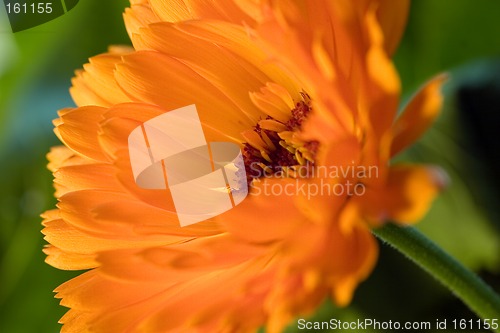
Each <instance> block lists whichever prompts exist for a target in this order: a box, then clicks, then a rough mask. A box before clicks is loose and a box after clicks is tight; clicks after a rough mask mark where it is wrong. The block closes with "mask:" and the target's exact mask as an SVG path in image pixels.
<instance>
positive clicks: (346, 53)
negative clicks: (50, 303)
mask: <svg viewBox="0 0 500 333" xmlns="http://www.w3.org/2000/svg"><path fill="white" fill-rule="evenodd" d="M408 6H409V3H408V1H403V0H400V1H397V2H394V1H392V2H391V1H388V0H385V1H384V0H363V1H355V2H354V1H350V0H331V1H327V0H324V1H322V0H300V1H285V0H282V1H281V0H269V1H267V0H235V1H230V0H224V1H217V2H215V1H203V0H183V1H169V0H136V1H132V4H131V8H129V9H127V10H126V12H125V16H124V17H125V23H126V27H127V30H128V32H129V35H130V38H131V40H132V44H133V48H127V47H112V48H111V49H110V50H109V52H108V53H106V54H103V55H99V56H96V57H94V58H92V59H90V63H89V64H87V65H85V66H84V69H83V71H79V72H77V75H76V77H75V78H74V80H73V87H72V88H71V94H72V96H73V99H74V101H75V102H76V104H77V105H78V107H77V108H72V109H66V110H62V111H60V112H59V116H60V118H59V119H57V120H56V121H55V125H56V130H55V131H56V134H57V135H58V137H59V138H60V140H61V141H62V142H63V143H64V146H62V147H56V148H54V149H52V151H51V152H50V153H49V154H48V158H49V160H50V163H49V168H50V170H52V171H53V172H54V176H55V180H54V184H55V187H56V197H57V198H58V200H59V203H58V205H57V209H55V210H51V211H48V212H46V213H44V215H43V217H44V218H45V220H44V225H45V229H44V231H43V232H44V234H45V235H46V240H47V241H48V242H49V243H50V245H49V246H47V247H46V249H45V252H46V253H47V254H48V257H47V262H48V263H50V264H51V265H53V266H55V267H58V268H61V269H67V270H81V269H88V271H87V272H85V273H83V274H81V275H80V276H78V277H76V278H74V279H72V280H70V281H68V282H66V283H65V284H63V285H62V286H60V287H59V288H58V289H57V297H58V298H61V299H62V300H61V304H62V305H64V306H66V307H69V308H70V310H69V311H68V312H67V314H66V315H65V316H64V317H63V318H62V319H61V322H62V323H63V324H64V326H63V329H62V331H63V332H113V333H119V332H155V333H156V332H240V331H241V332H246V331H254V330H255V329H256V328H258V327H260V326H262V325H265V326H266V327H267V329H268V330H269V331H270V332H278V331H281V330H282V329H283V328H284V327H285V325H287V323H288V322H289V320H291V319H292V318H294V317H295V316H297V315H299V314H300V315H302V314H307V313H310V312H312V311H313V310H314V309H315V308H316V307H317V306H318V304H320V302H322V301H323V300H324V299H325V297H332V298H333V300H334V301H335V302H336V303H337V304H338V305H346V304H348V303H349V302H350V301H351V299H352V296H353V293H354V290H355V288H356V286H357V285H358V284H359V283H360V282H361V281H362V280H364V279H365V278H366V277H367V276H368V275H369V274H370V272H371V270H372V269H373V266H374V264H375V262H376V258H377V244H376V241H375V240H374V237H373V236H372V235H371V233H370V229H371V228H374V227H378V226H380V225H382V224H383V223H385V222H386V221H388V220H392V221H395V222H398V223H405V224H407V223H413V222H416V221H418V220H419V219H420V218H421V217H422V216H423V214H425V212H426V211H427V209H428V208H429V205H430V203H431V201H432V199H433V198H434V197H435V195H436V194H437V192H438V190H439V189H440V187H441V186H442V179H441V177H440V174H439V172H436V169H435V168H431V167H425V166H415V165H410V164H395V165H393V164H391V162H390V160H391V158H392V157H393V156H394V155H395V154H397V153H398V152H400V151H402V150H403V149H404V148H406V147H407V146H408V145H410V144H411V143H412V142H414V141H415V140H416V139H417V138H418V137H420V135H421V134H423V133H424V132H425V130H426V129H427V128H428V127H429V125H430V124H431V123H432V121H433V120H434V118H435V117H436V115H437V113H438V111H439V109H440V106H441V96H440V93H439V89H440V86H441V83H442V82H443V77H438V78H436V79H433V80H431V81H430V82H429V83H428V84H426V85H425V86H424V88H423V89H422V90H421V91H420V92H419V93H418V94H417V95H416V96H415V97H414V98H413V99H412V101H411V102H410V103H409V104H408V105H407V107H406V108H405V109H404V110H403V112H402V114H401V116H399V117H398V116H397V108H398V105H399V95H400V82H399V78H398V75H397V72H396V70H395V69H394V66H393V64H392V62H391V61H390V56H391V54H392V53H393V52H394V50H395V48H396V46H397V44H398V42H399V39H400V37H401V34H402V31H403V28H404V25H405V22H406V15H407V11H408ZM191 104H195V105H196V106H197V109H198V112H199V115H200V119H201V121H202V124H203V130H204V132H205V136H206V139H207V141H209V142H212V141H229V142H234V143H237V144H239V145H240V147H241V148H242V151H243V157H244V161H245V168H246V173H247V177H248V179H247V181H248V185H249V189H250V194H249V196H248V197H247V198H246V199H245V200H244V201H243V202H242V203H241V204H240V205H238V206H236V207H235V208H233V209H232V210H230V211H228V212H226V213H224V214H222V215H219V216H217V217H214V218H211V219H209V220H206V221H203V222H201V223H197V224H193V225H190V226H187V227H183V228H181V227H180V226H179V222H178V218H177V215H176V211H175V207H174V203H173V201H172V198H171V195H170V193H169V191H168V190H146V189H141V188H139V187H138V186H137V185H136V183H135V181H134V177H133V172H132V168H131V165H130V156H129V151H128V141H127V140H128V136H129V134H130V133H131V131H132V130H133V129H135V128H137V127H138V126H141V124H143V123H144V122H146V121H148V120H150V119H152V118H154V117H156V116H159V115H161V114H164V113H165V112H168V111H170V110H174V109H177V108H180V107H183V106H186V105H191Z"/></svg>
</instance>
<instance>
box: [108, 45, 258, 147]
mask: <svg viewBox="0 0 500 333" xmlns="http://www.w3.org/2000/svg"><path fill="white" fill-rule="evenodd" d="M116 78H117V80H118V82H119V84H120V86H121V87H122V88H123V89H124V90H125V91H127V93H128V94H130V96H131V97H132V99H133V100H135V101H140V102H145V103H151V104H156V105H158V106H160V107H161V108H163V109H164V110H168V111H170V110H174V109H177V108H180V107H184V106H187V105H192V104H195V105H196V107H197V110H198V113H199V116H200V119H201V121H202V123H203V125H204V130H206V131H205V136H206V138H207V140H208V141H228V139H229V140H231V141H235V142H239V141H241V137H240V135H239V133H240V132H241V131H243V130H244V129H247V128H249V127H251V126H253V125H255V123H254V122H252V121H250V119H248V117H247V116H246V115H245V114H244V113H243V112H241V110H240V109H239V108H238V107H237V106H236V105H235V104H234V103H233V102H232V101H231V100H229V99H228V98H227V97H226V95H225V93H223V92H222V91H220V90H219V89H218V88H216V87H215V86H214V85H213V84H212V83H211V82H210V81H208V80H206V79H205V78H203V77H202V76H201V75H199V74H198V73H196V72H195V71H193V70H192V69H191V68H189V66H187V65H185V64H184V63H182V62H181V61H179V60H177V59H174V58H171V57H168V56H166V55H163V54H161V53H159V52H152V51H139V52H136V53H134V54H131V55H128V56H125V57H124V60H123V63H122V64H119V65H118V69H117V72H116Z"/></svg>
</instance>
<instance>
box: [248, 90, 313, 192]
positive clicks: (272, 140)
mask: <svg viewBox="0 0 500 333" xmlns="http://www.w3.org/2000/svg"><path fill="white" fill-rule="evenodd" d="M301 95H302V100H301V101H299V102H297V103H296V104H295V106H294V108H293V109H292V110H290V118H289V119H288V120H287V121H285V122H283V121H279V120H277V119H275V118H273V117H271V116H267V118H266V119H262V120H260V121H259V122H258V123H257V124H256V125H255V126H254V127H253V128H252V129H250V130H248V131H245V132H243V133H242V136H243V137H244V139H245V141H246V142H245V143H244V147H243V160H244V162H245V170H246V173H247V181H248V183H249V184H250V183H251V182H252V181H253V180H254V179H256V178H260V177H264V176H269V175H280V176H285V177H291V178H296V177H302V176H304V175H305V174H307V172H305V173H304V170H307V169H309V168H312V167H313V166H314V160H315V156H316V152H317V151H318V148H319V143H318V142H317V141H303V140H301V139H300V138H299V136H298V135H297V133H298V132H300V130H301V127H302V124H303V123H304V121H305V120H306V119H307V117H308V116H309V114H310V113H311V111H312V107H311V100H310V98H309V96H308V95H307V94H305V93H302V94H301Z"/></svg>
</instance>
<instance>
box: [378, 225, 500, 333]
mask: <svg viewBox="0 0 500 333" xmlns="http://www.w3.org/2000/svg"><path fill="white" fill-rule="evenodd" d="M373 233H374V234H375V235H376V236H377V237H378V238H380V239H381V240H382V241H384V242H385V243H387V244H389V245H391V246H392V247H394V248H395V249H396V250H398V251H399V252H401V253H403V254H404V255H405V256H407V257H408V258H409V259H410V260H412V261H413V262H415V263H416V264H417V265H419V266H420V267H421V268H423V269H424V270H425V271H427V272H428V273H429V274H431V275H432V276H434V277H435V278H436V279H437V280H438V281H440V282H441V283H442V284H443V285H444V286H445V287H447V288H449V289H450V290H451V291H452V292H453V293H454V294H455V295H456V296H457V297H458V298H460V299H461V300H462V301H463V302H464V303H465V304H466V305H467V306H468V307H469V308H470V309H471V310H472V311H474V312H475V313H476V314H477V315H478V316H479V317H480V318H482V319H490V320H491V319H500V296H499V295H497V294H496V293H495V292H494V291H493V289H492V288H491V287H490V286H488V285H487V284H486V283H484V281H483V280H481V279H480V278H479V277H478V276H477V275H476V274H474V273H473V272H471V271H470V270H468V269H467V268H465V267H464V266H463V265H462V264H460V263H459V262H458V261H457V260H456V259H454V258H453V257H451V256H450V255H449V254H448V253H446V252H444V251H443V250H442V249H441V248H440V247H439V246H437V245H436V244H435V243H434V242H432V241H431V240H430V239H428V238H427V237H425V236H424V235H423V234H422V233H421V232H420V231H418V230H417V229H415V228H413V227H398V226H396V225H394V224H387V225H386V226H384V227H382V228H379V229H376V230H374V231H373ZM493 328H494V327H493ZM493 331H495V332H498V333H500V328H498V327H497V328H496V329H493Z"/></svg>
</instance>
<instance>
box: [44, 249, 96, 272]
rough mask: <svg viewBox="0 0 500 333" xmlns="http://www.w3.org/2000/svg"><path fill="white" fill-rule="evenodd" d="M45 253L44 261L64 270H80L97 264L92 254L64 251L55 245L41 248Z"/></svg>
mask: <svg viewBox="0 0 500 333" xmlns="http://www.w3.org/2000/svg"><path fill="white" fill-rule="evenodd" d="M43 253H45V254H46V255H47V258H46V259H45V262H46V263H47V264H49V265H51V266H54V267H57V268H59V269H64V270H82V269H89V268H94V267H97V266H98V265H99V263H98V262H97V261H96V260H95V255H94V254H88V255H87V254H79V253H71V252H64V251H62V250H61V249H58V248H57V247H55V246H52V245H49V246H47V247H45V248H44V249H43Z"/></svg>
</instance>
